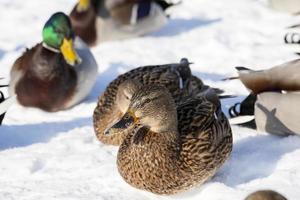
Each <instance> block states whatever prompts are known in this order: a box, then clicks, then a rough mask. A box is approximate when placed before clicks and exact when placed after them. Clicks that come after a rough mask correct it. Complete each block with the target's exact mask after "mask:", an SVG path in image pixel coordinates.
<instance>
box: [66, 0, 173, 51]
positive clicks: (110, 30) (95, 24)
mask: <svg viewBox="0 0 300 200" xmlns="http://www.w3.org/2000/svg"><path fill="white" fill-rule="evenodd" d="M172 5H174V4H172V3H167V2H166V1H164V0H98V1H97V0H79V3H78V4H77V5H76V6H75V7H74V8H73V10H72V11H71V14H70V18H71V21H72V24H73V27H74V30H75V33H76V34H77V35H78V36H80V37H81V38H82V39H83V40H84V41H85V42H86V43H87V44H88V45H89V46H94V45H96V44H97V43H99V42H104V41H109V40H120V39H126V38H132V37H137V36H141V35H145V34H147V33H150V32H153V31H156V30H158V29H159V28H160V27H162V26H163V25H165V24H166V22H167V15H166V14H165V12H164V11H165V10H166V9H167V8H168V7H170V6H172Z"/></svg>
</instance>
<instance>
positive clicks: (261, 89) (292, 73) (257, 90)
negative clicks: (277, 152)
mask: <svg viewBox="0 0 300 200" xmlns="http://www.w3.org/2000/svg"><path fill="white" fill-rule="evenodd" d="M299 67H300V60H293V61H291V62H287V63H284V64H281V65H278V66H275V67H272V68H270V69H267V70H260V71H255V70H251V69H248V68H245V67H237V70H238V77H237V78H239V79H240V80H241V82H242V83H243V84H244V85H245V86H246V87H247V88H248V89H249V90H250V91H251V96H252V98H248V99H250V100H251V101H253V99H254V102H255V103H251V102H243V104H244V105H247V103H248V105H250V106H251V108H252V109H250V110H249V109H248V110H249V113H252V114H253V113H254V116H255V122H256V126H257V128H258V129H259V130H261V131H266V132H269V133H273V134H277V135H289V134H296V133H297V134H299V133H300V125H299V122H298V119H299V118H300V110H299V109H298V108H299V101H300V94H299V91H300V73H299ZM241 109H242V108H241Z"/></svg>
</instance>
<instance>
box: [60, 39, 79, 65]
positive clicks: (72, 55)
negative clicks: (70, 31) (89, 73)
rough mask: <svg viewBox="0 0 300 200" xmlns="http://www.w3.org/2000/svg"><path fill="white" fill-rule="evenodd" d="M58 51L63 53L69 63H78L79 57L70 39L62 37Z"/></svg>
mask: <svg viewBox="0 0 300 200" xmlns="http://www.w3.org/2000/svg"><path fill="white" fill-rule="evenodd" d="M60 51H61V53H62V54H63V56H64V58H65V60H66V62H67V63H68V64H69V65H72V66H74V65H76V64H78V63H80V58H79V56H78V55H77V53H76V51H75V49H74V45H73V40H72V39H69V40H68V39H66V38H64V41H63V44H62V45H61V47H60Z"/></svg>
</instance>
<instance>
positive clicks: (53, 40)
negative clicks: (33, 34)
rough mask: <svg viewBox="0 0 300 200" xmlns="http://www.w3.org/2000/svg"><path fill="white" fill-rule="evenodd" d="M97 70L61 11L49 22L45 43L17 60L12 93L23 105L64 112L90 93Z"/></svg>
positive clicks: (90, 56)
mask: <svg viewBox="0 0 300 200" xmlns="http://www.w3.org/2000/svg"><path fill="white" fill-rule="evenodd" d="M74 39H75V42H74V43H73V41H74ZM97 70H98V67H97V63H96V61H95V59H94V57H93V55H92V53H91V52H90V50H89V48H88V47H87V46H86V45H85V44H84V43H83V42H82V41H81V40H80V39H79V38H75V37H74V34H73V30H72V27H71V22H70V20H69V18H68V16H67V15H65V14H64V13H61V12H58V13H55V14H54V15H52V16H51V17H50V19H49V20H48V21H47V22H46V24H45V26H44V28H43V42H41V43H39V44H37V45H36V46H34V47H33V48H31V49H29V50H27V51H26V52H25V53H24V54H23V55H22V56H21V57H19V58H18V59H17V60H16V61H15V63H14V65H13V67H12V69H11V80H10V84H9V92H10V95H11V96H14V95H16V97H17V100H18V102H19V103H20V104H21V105H23V106H29V107H37V108H40V109H43V110H45V111H50V112H54V111H58V110H63V109H67V108H69V107H71V106H74V105H75V104H77V103H79V102H80V101H81V100H83V99H84V98H85V97H86V96H87V95H88V94H89V92H90V90H91V89H92V86H93V85H94V83H95V80H96V76H97Z"/></svg>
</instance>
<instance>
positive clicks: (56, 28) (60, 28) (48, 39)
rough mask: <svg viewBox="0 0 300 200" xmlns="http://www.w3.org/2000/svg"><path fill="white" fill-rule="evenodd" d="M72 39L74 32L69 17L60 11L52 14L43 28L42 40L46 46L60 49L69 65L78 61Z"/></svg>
mask: <svg viewBox="0 0 300 200" xmlns="http://www.w3.org/2000/svg"><path fill="white" fill-rule="evenodd" d="M73 39H74V33H73V30H72V25H71V21H70V19H69V17H68V16H67V15H66V14H64V13H62V12H57V13H55V14H53V15H52V16H51V17H50V19H49V20H48V21H47V22H46V24H45V26H44V28H43V42H44V44H46V46H48V47H50V48H53V49H56V50H57V51H60V52H61V53H62V54H63V56H64V58H65V60H66V62H67V63H68V64H70V65H75V64H77V63H78V62H79V61H80V58H79V57H78V55H77V54H76V52H75V49H74V45H73Z"/></svg>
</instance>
